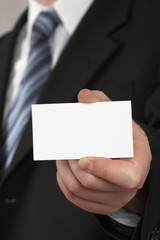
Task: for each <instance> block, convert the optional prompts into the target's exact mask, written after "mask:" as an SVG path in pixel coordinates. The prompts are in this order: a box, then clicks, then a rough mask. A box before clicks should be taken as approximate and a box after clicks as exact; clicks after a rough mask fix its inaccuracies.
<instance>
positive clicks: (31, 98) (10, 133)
mask: <svg viewBox="0 0 160 240" xmlns="http://www.w3.org/2000/svg"><path fill="white" fill-rule="evenodd" d="M58 24H59V18H58V16H57V14H56V13H55V12H53V11H48V12H42V13H41V14H40V15H39V16H38V17H37V19H36V21H35V24H34V25H33V30H32V39H31V47H30V53H29V57H28V64H27V68H26V71H25V74H24V78H23V80H22V81H21V84H20V86H19V90H18V94H17V96H16V99H15V101H14V103H13V105H12V107H11V109H10V111H9V114H8V117H7V121H6V125H5V126H4V130H3V139H2V141H3V142H4V145H3V148H2V159H3V160H4V159H6V160H5V161H6V162H7V163H10V161H11V160H12V157H13V155H14V153H15V151H16V148H17V146H18V143H19V141H20V138H21V135H22V133H23V131H24V128H25V126H26V123H27V121H28V119H29V117H30V113H31V105H32V104H34V103H36V102H37V99H38V97H39V95H40V92H41V90H42V88H43V86H44V84H45V82H46V80H47V79H48V76H49V73H50V69H51V54H50V48H49V38H50V36H51V35H52V34H53V32H54V30H55V29H56V27H57V25H58Z"/></svg>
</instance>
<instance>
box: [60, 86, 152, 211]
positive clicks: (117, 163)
mask: <svg viewBox="0 0 160 240" xmlns="http://www.w3.org/2000/svg"><path fill="white" fill-rule="evenodd" d="M78 101H79V102H86V103H90V102H98V101H110V99H109V98H108V97H107V96H106V95H105V94H104V93H103V92H100V91H90V90H87V89H83V90H81V91H80V92H79V94H78ZM77 137H78V136H77ZM133 142H134V158H128V159H126V158H125V159H110V158H99V157H84V158H81V159H80V160H64V161H57V162H56V164H57V181H58V184H59V187H60V188H61V190H62V192H63V193H64V195H65V196H66V198H67V199H68V200H69V201H70V202H72V203H73V204H75V205H77V206H78V207H80V208H82V209H84V210H86V211H89V212H93V213H98V214H106V215H108V214H111V213H113V212H115V211H117V210H118V209H120V208H121V207H123V206H125V205H126V204H128V203H129V202H130V201H131V200H132V199H134V196H135V195H136V193H137V191H138V190H139V189H141V188H142V187H143V185H144V183H145V180H146V178H147V175H148V172H149V168H150V162H151V159H152V155H151V151H150V147H149V143H148V140H147V138H146V136H145V134H144V133H143V131H142V129H141V128H140V127H139V126H138V125H137V124H136V123H135V122H134V121H133Z"/></svg>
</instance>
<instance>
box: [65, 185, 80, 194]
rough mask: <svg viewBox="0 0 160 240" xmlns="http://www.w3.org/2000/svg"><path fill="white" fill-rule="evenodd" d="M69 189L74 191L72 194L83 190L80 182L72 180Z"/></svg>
mask: <svg viewBox="0 0 160 240" xmlns="http://www.w3.org/2000/svg"><path fill="white" fill-rule="evenodd" d="M68 189H69V191H70V192H71V193H72V194H75V195H76V194H77V193H78V192H80V191H81V187H80V184H79V183H77V182H71V183H70V184H69V185H68Z"/></svg>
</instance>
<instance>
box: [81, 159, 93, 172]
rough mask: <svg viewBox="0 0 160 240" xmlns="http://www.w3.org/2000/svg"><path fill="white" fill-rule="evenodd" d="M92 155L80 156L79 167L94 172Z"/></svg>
mask: <svg viewBox="0 0 160 240" xmlns="http://www.w3.org/2000/svg"><path fill="white" fill-rule="evenodd" d="M92 159H93V158H92V157H83V158H80V160H79V162H78V165H79V167H80V168H81V169H82V170H84V171H87V172H92V170H93V162H92Z"/></svg>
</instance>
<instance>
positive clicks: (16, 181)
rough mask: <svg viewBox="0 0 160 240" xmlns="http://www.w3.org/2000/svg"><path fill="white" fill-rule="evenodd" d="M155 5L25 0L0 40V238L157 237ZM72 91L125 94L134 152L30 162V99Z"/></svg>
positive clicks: (159, 97)
mask: <svg viewBox="0 0 160 240" xmlns="http://www.w3.org/2000/svg"><path fill="white" fill-rule="evenodd" d="M52 10H53V11H52ZM52 12H53V14H52ZM159 12H160V3H159V1H158V0H152V1H151V0H121V1H118V0H112V1H109V0H86V1H82V0H76V1H73V0H68V1H66V0H57V1H54V0H48V1H47V0H37V1H34V0H30V1H29V3H28V9H27V11H26V12H25V13H24V14H23V15H22V17H21V18H20V19H19V21H18V23H17V24H16V26H15V28H14V29H13V31H12V32H10V33H8V34H7V35H5V36H3V37H2V38H1V39H0V59H1V70H0V112H1V113H2V114H1V115H0V129H1V157H0V166H1V167H0V175H1V190H0V213H1V214H0V226H1V227H0V234H1V236H2V238H3V239H5V240H9V239H12V240H20V239H24V240H28V239H30V240H32V239H39V240H44V239H45V240H46V239H47V240H50V239H57V240H61V239H64V238H66V239H71V240H72V239H77V240H81V239H86V240H89V239H93V240H94V239H95V240H96V239H107V240H110V239H113V240H114V239H117V240H121V239H122V240H123V239H124V240H126V239H133V240H146V239H148V240H149V239H160V234H159V232H160V230H159V225H160V217H159V215H160V214H159V212H160V207H159V198H160V192H159V182H160V179H159V169H160V166H159V157H160V149H159V142H160V135H159V126H160V115H159V109H160V92H159V91H160V90H159V89H160V88H159V83H160V82H159V68H160V66H159V60H160V31H159V29H160V19H159V18H160V17H159ZM88 89H90V90H88ZM77 99H78V101H79V102H97V101H111V100H131V101H132V106H133V140H134V152H135V157H134V158H133V159H117V160H112V159H107V158H105V159H104V158H99V157H98V156H96V157H95V158H90V157H88V156H84V158H82V159H80V160H73V161H67V160H66V161H61V162H58V161H57V163H56V164H55V161H45V162H33V149H32V124H31V115H30V106H31V104H32V103H63V102H75V101H77ZM84 117H85V116H84ZM77 137H78V136H77ZM53 147H54V146H53ZM151 160H152V161H151ZM67 199H68V200H69V201H68V200H67ZM123 210H124V211H127V212H128V214H131V215H128V216H135V215H136V216H139V217H138V218H137V219H139V221H136V224H134V225H132V224H126V223H125V221H124V218H123V216H122V215H123V214H121V213H119V212H121V211H122V212H123ZM114 213H118V214H120V218H121V220H122V221H119V220H118V219H117V217H115V215H114ZM132 214H133V215H132Z"/></svg>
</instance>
